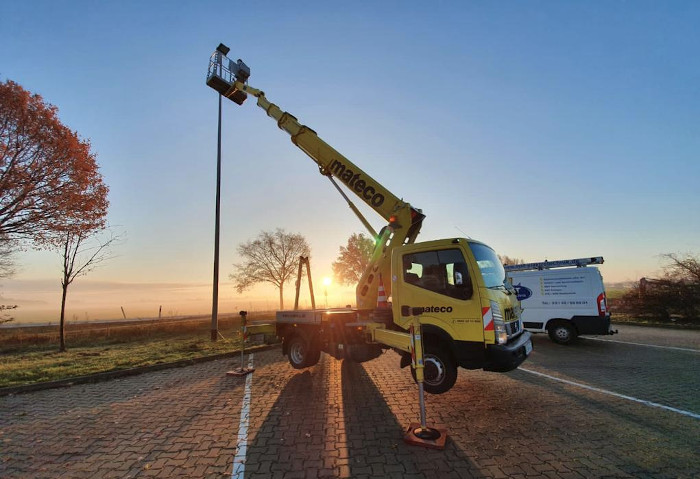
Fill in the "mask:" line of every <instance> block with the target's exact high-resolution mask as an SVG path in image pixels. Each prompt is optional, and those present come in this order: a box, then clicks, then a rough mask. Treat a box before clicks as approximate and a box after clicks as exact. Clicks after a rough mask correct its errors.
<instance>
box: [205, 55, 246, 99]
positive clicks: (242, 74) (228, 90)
mask: <svg viewBox="0 0 700 479" xmlns="http://www.w3.org/2000/svg"><path fill="white" fill-rule="evenodd" d="M229 51H231V49H230V48H229V47H227V46H226V45H224V44H223V43H219V46H218V47H216V51H215V52H214V53H212V54H211V57H210V58H209V71H208V72H207V85H209V86H210V87H212V88H213V89H214V90H216V91H218V92H219V93H220V94H221V95H223V96H225V97H226V98H228V99H230V100H232V101H233V102H234V103H237V104H238V105H242V104H243V102H244V101H245V100H246V98H248V94H247V93H245V92H244V91H241V90H239V89H238V88H236V86H235V83H236V82H240V83H245V82H246V81H248V77H249V76H250V68H249V67H248V65H246V64H245V63H243V60H241V59H240V58H239V59H238V61H236V62H234V61H233V60H231V59H229V58H228V57H227V56H226V55H228V52H229Z"/></svg>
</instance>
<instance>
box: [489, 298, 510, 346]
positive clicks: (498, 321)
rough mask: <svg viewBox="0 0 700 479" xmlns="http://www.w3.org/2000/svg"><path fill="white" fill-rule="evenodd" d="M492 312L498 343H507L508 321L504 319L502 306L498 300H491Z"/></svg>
mask: <svg viewBox="0 0 700 479" xmlns="http://www.w3.org/2000/svg"><path fill="white" fill-rule="evenodd" d="M491 314H493V331H494V333H495V335H496V344H505V343H507V342H508V333H507V332H506V323H505V321H504V320H503V313H502V312H501V307H500V306H499V305H498V303H497V302H496V301H491Z"/></svg>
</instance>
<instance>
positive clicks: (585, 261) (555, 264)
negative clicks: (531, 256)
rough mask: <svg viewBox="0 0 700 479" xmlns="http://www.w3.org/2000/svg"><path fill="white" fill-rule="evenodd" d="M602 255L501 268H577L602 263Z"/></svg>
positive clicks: (518, 269)
mask: <svg viewBox="0 0 700 479" xmlns="http://www.w3.org/2000/svg"><path fill="white" fill-rule="evenodd" d="M603 261H604V260H603V257H602V256H594V257H592V258H577V259H560V260H557V261H546V260H545V261H542V262H539V263H525V264H509V265H507V266H504V267H503V268H504V269H505V270H506V271H508V272H509V271H528V270H543V269H552V268H570V267H572V266H576V267H577V268H582V267H584V266H588V265H590V264H603Z"/></svg>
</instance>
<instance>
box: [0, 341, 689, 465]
mask: <svg viewBox="0 0 700 479" xmlns="http://www.w3.org/2000/svg"><path fill="white" fill-rule="evenodd" d="M649 334H653V332H652V333H649ZM616 339H620V340H622V339H623V338H622V337H621V336H619V335H618V337H616ZM589 343H590V344H589ZM631 348H632V347H631V346H629V345H623V344H615V343H602V342H598V343H595V342H594V341H588V342H586V341H582V342H581V343H580V344H578V345H575V346H573V347H562V346H558V345H553V344H551V343H550V342H549V341H548V339H546V337H543V336H538V337H536V338H535V351H534V352H533V355H532V357H531V358H530V359H529V360H528V361H527V362H526V363H525V364H524V365H523V367H524V368H525V367H528V368H532V369H533V370H537V371H541V372H545V373H547V374H551V375H553V376H560V377H564V378H566V379H568V380H572V381H577V382H585V383H587V384H591V385H594V386H597V387H603V388H606V389H611V390H615V391H616V392H622V393H625V394H630V395H632V394H631V393H634V394H637V397H640V395H644V394H655V396H654V397H653V398H649V397H641V398H642V399H650V400H655V401H658V402H664V401H665V403H673V404H669V405H672V406H675V407H686V408H695V409H691V410H692V411H693V412H695V413H700V410H698V408H697V403H696V402H694V401H697V396H698V394H697V393H698V390H699V389H700V377H698V376H700V375H698V373H697V371H698V370H699V369H698V367H697V366H698V357H699V356H700V355H698V354H697V353H692V352H690V353H683V352H681V351H663V350H662V351H661V352H662V353H663V355H661V356H654V355H650V351H649V350H646V349H643V348H641V347H637V349H631ZM667 353H669V354H670V356H667V355H666V354H667ZM676 354H678V355H680V356H676ZM693 355H694V356H693ZM254 358H255V359H254V360H255V367H256V371H255V373H254V375H253V378H252V391H251V392H252V395H251V397H252V399H251V408H250V413H249V421H250V425H249V431H248V447H247V456H246V460H245V477H246V478H263V477H265V478H267V477H273V478H280V479H293V478H307V477H308V478H311V477H357V478H363V477H373V478H374V477H376V478H379V477H389V478H472V477H489V478H506V477H513V478H587V477H610V478H613V477H614V478H622V477H651V478H656V477H659V478H671V477H674V478H675V477H698V475H700V459H699V458H698V450H700V448H699V447H698V446H700V420H698V419H695V418H692V417H687V416H683V415H680V414H676V413H673V412H670V411H665V410H661V409H658V408H651V407H648V406H645V405H642V404H637V403H633V402H630V401H626V400H623V399H620V398H615V397H611V396H606V395H603V394H600V393H595V392H592V391H587V390H583V389H580V388H576V387H574V386H570V385H566V384H562V383H558V382H555V381H551V380H549V379H546V378H542V377H537V376H533V375H531V374H528V373H526V372H524V371H513V372H510V373H507V374H498V373H486V372H483V371H464V370H462V371H460V374H459V378H458V381H457V384H456V385H455V387H454V388H453V389H452V390H451V391H450V392H448V393H446V394H443V395H440V396H432V395H427V396H426V397H427V412H428V420H429V422H431V423H433V424H441V425H445V426H446V427H447V428H448V430H449V439H448V442H447V447H446V449H445V450H444V451H434V450H426V449H422V448H418V447H415V446H408V445H406V444H404V443H403V442H402V440H401V437H402V432H403V429H404V427H405V426H407V425H408V424H409V423H411V422H415V421H417V420H418V417H419V407H418V398H417V387H416V386H415V385H414V384H413V383H412V381H411V374H410V371H409V370H408V369H403V370H400V369H399V368H398V366H397V365H398V362H399V358H398V355H396V354H395V353H393V352H387V353H385V354H383V355H382V356H381V357H380V358H377V359H375V360H373V361H370V362H367V363H364V364H355V363H350V362H345V361H336V360H333V359H331V358H329V357H328V356H326V355H322V359H321V361H320V362H319V364H318V365H316V366H314V367H312V368H309V369H307V370H304V371H298V370H294V369H292V368H291V367H290V366H289V365H288V364H287V362H286V359H285V358H283V357H282V355H281V353H280V350H279V349H274V350H270V351H266V352H262V353H255V356H254ZM590 358H592V359H591V363H590V364H591V365H590V366H588V367H586V366H585V361H588V360H589V359H590ZM679 358H680V359H679ZM576 359H578V362H577V361H576ZM663 362H665V363H668V367H667V368H666V374H665V375H664V373H663V371H664V367H663V364H661V365H660V364H657V363H663ZM638 363H639V366H640V367H639V368H637V367H635V368H632V366H634V365H637V364H638ZM610 364H614V365H616V366H615V368H612V367H610V366H609V365H610ZM238 365H239V363H238V361H237V360H222V361H214V362H211V363H204V364H199V365H195V366H190V367H186V368H178V369H173V370H167V371H160V372H154V373H148V374H144V375H141V376H136V377H131V378H126V379H122V380H115V381H110V382H105V383H99V384H93V385H85V386H74V387H71V388H64V389H59V390H48V391H41V392H35V393H30V394H23V395H17V396H11V397H5V398H0V477H3V478H55V477H61V478H81V477H86V478H88V477H89V478H126V477H163V478H165V477H168V478H170V477H194V478H196V477H206V478H210V477H211V478H215V477H231V476H232V470H233V458H234V456H235V454H236V440H237V432H238V425H239V419H240V407H241V401H242V398H243V393H244V384H245V379H244V378H234V377H227V376H226V375H225V372H226V371H227V370H229V369H232V368H234V367H236V366H238ZM645 365H646V366H647V367H644V366H645ZM625 368H632V369H630V370H629V374H625ZM684 368H685V369H688V368H691V369H694V371H695V374H694V375H693V374H688V375H686V374H685V372H684V371H682V372H681V373H679V372H678V371H677V370H678V369H681V370H683V369H684ZM649 370H650V372H648V373H646V371H649ZM676 373H678V374H680V375H676V376H674V375H673V374H676ZM611 376H612V378H613V379H609V378H610V377H611ZM627 376H630V377H632V378H637V383H638V384H637V385H636V386H635V381H634V380H633V379H630V378H628V377H627ZM678 380H683V381H686V382H685V383H678ZM618 385H619V386H620V387H621V388H622V389H625V391H627V392H623V391H617V390H616V389H615V387H616V386H618ZM630 391H631V392H630ZM685 396H692V397H694V398H695V399H690V400H685V399H684V397H685Z"/></svg>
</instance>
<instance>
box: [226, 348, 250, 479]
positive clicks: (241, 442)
mask: <svg viewBox="0 0 700 479" xmlns="http://www.w3.org/2000/svg"><path fill="white" fill-rule="evenodd" d="M248 369H253V353H250V355H249V356H248ZM252 384H253V373H249V374H248V375H247V376H246V377H245V393H244V394H243V404H241V420H240V422H239V423H238V444H237V445H236V448H237V450H236V455H235V457H234V458H233V471H232V473H231V478H232V479H243V476H244V475H245V457H246V454H247V452H248V424H249V420H250V389H251V387H252Z"/></svg>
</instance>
